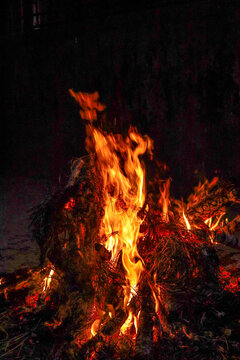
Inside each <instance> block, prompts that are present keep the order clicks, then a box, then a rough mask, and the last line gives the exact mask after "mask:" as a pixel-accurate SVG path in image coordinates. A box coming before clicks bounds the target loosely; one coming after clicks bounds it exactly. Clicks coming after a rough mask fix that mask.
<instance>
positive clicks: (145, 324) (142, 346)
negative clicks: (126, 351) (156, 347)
mask: <svg viewBox="0 0 240 360" xmlns="http://www.w3.org/2000/svg"><path fill="white" fill-rule="evenodd" d="M139 296H140V299H141V313H140V318H139V327H138V333H137V337H136V346H135V359H136V360H137V359H139V360H146V359H152V344H153V315H154V313H155V312H154V304H153V298H152V294H151V289H150V287H149V285H148V283H147V281H146V280H145V279H144V280H143V282H142V284H141V288H140V290H139Z"/></svg>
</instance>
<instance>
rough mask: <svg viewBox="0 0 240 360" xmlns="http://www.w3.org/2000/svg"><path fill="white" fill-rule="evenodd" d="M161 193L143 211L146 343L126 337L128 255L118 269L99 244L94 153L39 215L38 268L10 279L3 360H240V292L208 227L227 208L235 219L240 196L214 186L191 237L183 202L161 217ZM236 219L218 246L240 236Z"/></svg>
mask: <svg viewBox="0 0 240 360" xmlns="http://www.w3.org/2000/svg"><path fill="white" fill-rule="evenodd" d="M154 186H155V185H154V184H152V190H151V189H150V190H149V193H148V196H147V199H146V204H145V206H144V207H143V208H142V209H140V211H139V217H141V218H142V219H144V221H143V223H142V225H141V234H142V236H141V238H140V240H139V243H138V252H139V254H140V256H141V258H142V260H143V261H144V271H143V273H142V275H141V279H140V282H139V286H138V289H137V292H136V295H135V296H133V297H132V299H131V302H130V304H129V305H128V309H131V311H132V313H133V314H136V315H139V327H138V332H137V335H135V333H134V329H133V328H132V329H129V330H128V331H127V332H126V333H124V334H120V333H119V331H120V328H121V326H122V325H123V324H124V322H125V321H126V319H127V317H128V313H127V311H126V309H125V308H124V293H123V286H124V285H125V282H126V280H125V271H124V268H123V265H122V260H121V253H120V254H119V257H118V261H116V262H115V263H114V264H113V263H112V262H111V261H110V258H111V255H110V253H109V252H108V251H107V250H106V248H105V247H104V246H103V245H102V244H103V243H104V240H106V239H102V238H99V227H100V223H101V219H102V217H103V213H104V207H103V206H104V204H103V203H102V198H103V196H102V183H101V179H100V176H99V174H98V173H97V170H96V167H94V157H93V156H92V155H91V156H90V157H86V158H84V159H83V158H82V159H80V160H77V161H76V162H75V163H74V169H73V172H72V177H71V178H70V180H69V183H68V185H67V186H66V187H65V188H64V189H63V190H62V191H61V192H58V193H56V194H54V195H52V196H51V197H50V198H48V199H46V200H45V201H44V202H43V203H42V204H40V205H39V206H38V207H37V208H35V209H34V210H33V212H32V214H31V229H32V234H33V239H34V240H36V241H37V242H38V244H39V247H40V249H41V265H40V266H39V268H37V269H23V270H21V271H18V272H16V273H14V274H8V275H6V274H2V276H1V285H0V290H1V293H0V311H1V314H0V318H1V322H0V359H44V360H46V359H56V360H57V359H59V360H60V359H64V360H65V359H98V360H100V359H104V360H107V359H126V360H127V359H140V360H141V359H144V360H147V359H191V360H192V359H207V360H209V359H240V355H239V354H240V292H239V288H236V289H235V290H236V291H235V292H231V291H229V290H228V288H227V287H226V283H224V284H223V283H222V281H220V276H219V260H218V256H217V253H216V251H215V249H214V245H212V244H211V239H210V231H209V227H208V226H206V224H205V220H206V219H207V218H209V217H214V216H217V215H219V214H220V213H221V212H222V211H223V210H224V211H229V214H230V212H231V214H234V211H235V215H236V214H237V211H236V210H234V209H236V203H237V202H238V200H239V194H238V192H237V191H236V189H235V188H234V187H233V186H232V185H231V184H227V183H225V182H218V183H217V184H215V185H214V186H212V187H211V188H210V189H209V191H206V195H205V197H204V198H203V199H202V200H201V202H198V203H195V204H194V205H193V206H192V207H191V208H189V209H186V216H187V217H188V219H190V220H191V221H194V223H195V224H198V226H197V227H195V228H194V230H187V228H186V226H184V224H182V223H181V222H180V221H179V212H177V211H175V208H174V203H173V205H172V207H171V209H170V210H169V219H168V221H166V220H165V219H163V218H162V209H160V208H159V202H158V200H157V196H156V192H157V190H156V189H155V188H154ZM146 205H148V207H146ZM123 206H124V204H123ZM234 207H235V208H234ZM147 210H148V211H147ZM238 214H239V213H238ZM230 220H232V221H231V225H229V224H228V225H226V226H225V228H222V229H221V231H219V232H216V234H215V237H216V239H217V240H218V241H221V239H223V240H226V238H229V236H235V235H234V234H235V233H236V231H237V230H239V217H238V216H233V218H232V219H230ZM230 228H231V229H232V233H231V232H230V230H229V229H230ZM214 240H215V239H214ZM212 241H213V239H212ZM238 276H239V274H238ZM235 278H236V277H235ZM239 280H240V278H239ZM229 281H230V282H231V278H230V279H229ZM140 310H141V311H140ZM110 314H111V316H110ZM93 323H94V324H97V326H95V333H94V334H93V335H92V334H91V327H92V324H93Z"/></svg>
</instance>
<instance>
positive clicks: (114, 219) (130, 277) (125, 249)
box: [70, 90, 153, 323]
mask: <svg viewBox="0 0 240 360" xmlns="http://www.w3.org/2000/svg"><path fill="white" fill-rule="evenodd" d="M70 92H71V95H72V96H73V97H74V98H75V99H76V100H77V101H78V102H79V104H80V106H81V107H82V108H83V110H84V109H85V108H86V109H87V110H89V109H90V107H91V102H92V97H93V96H90V98H89V99H87V97H86V94H81V93H74V92H73V91H72V90H71V91H70ZM83 100H84V101H83ZM83 102H84V103H83ZM94 102H95V103H96V104H97V105H96V106H95V105H94V109H93V110H95V108H98V109H99V110H100V111H102V110H103V109H104V106H101V105H100V103H99V101H98V95H96V94H95V95H94ZM85 105H86V106H85ZM90 110H91V109H90ZM81 115H82V116H83V117H84V118H86V119H88V120H89V113H88V114H83V113H81ZM85 115H86V116H85ZM95 119H96V113H95V111H94V113H92V118H91V121H93V120H95ZM86 132H87V140H86V144H87V150H88V151H92V150H94V152H95V153H96V166H97V169H98V171H99V172H100V174H101V178H102V181H103V201H104V204H105V206H104V216H103V219H102V223H101V228H100V234H99V235H100V238H101V239H104V240H103V245H104V246H105V247H106V249H107V250H108V251H111V262H112V263H113V264H115V263H116V262H117V260H118V258H119V256H121V257H122V263H123V266H124V268H125V271H126V285H125V286H124V296H125V298H124V307H125V309H126V308H127V307H128V305H129V303H130V301H131V299H132V297H133V296H134V295H135V293H136V289H137V286H138V281H139V279H140V276H141V272H142V270H143V267H144V264H143V261H142V259H141V256H140V255H139V253H138V250H137V243H138V239H139V236H140V225H141V224H142V222H143V220H142V219H140V217H139V216H138V212H139V210H140V209H141V208H142V207H143V205H144V202H145V197H146V188H145V169H144V165H143V162H142V161H141V160H140V156H141V155H143V154H144V153H146V152H147V151H148V152H149V153H150V154H151V151H152V148H153V142H152V140H151V139H150V138H149V137H148V136H146V135H145V136H141V135H140V134H139V133H138V132H137V130H136V129H135V128H133V127H130V129H129V132H128V135H127V137H126V138H125V139H124V138H123V137H122V136H121V135H114V134H106V133H104V132H103V131H102V130H100V129H97V128H95V127H94V126H93V125H92V124H91V123H90V124H88V125H87V128H86ZM106 239H107V240H106ZM132 316H133V315H131V313H129V317H128V319H127V322H126V323H131V322H132Z"/></svg>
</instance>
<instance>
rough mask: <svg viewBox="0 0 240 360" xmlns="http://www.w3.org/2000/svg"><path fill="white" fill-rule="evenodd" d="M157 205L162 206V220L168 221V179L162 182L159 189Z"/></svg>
mask: <svg viewBox="0 0 240 360" xmlns="http://www.w3.org/2000/svg"><path fill="white" fill-rule="evenodd" d="M158 203H159V205H161V206H162V217H163V220H164V221H166V222H169V216H168V208H169V205H170V179H168V180H167V182H166V183H164V184H163V186H162V188H161V189H160V198H159V200H158Z"/></svg>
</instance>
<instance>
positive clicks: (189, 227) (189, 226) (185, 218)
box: [183, 211, 191, 230]
mask: <svg viewBox="0 0 240 360" xmlns="http://www.w3.org/2000/svg"><path fill="white" fill-rule="evenodd" d="M183 219H184V221H185V224H186V227H187V229H188V230H191V225H190V223H189V221H188V219H187V217H186V215H185V213H184V211H183Z"/></svg>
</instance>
